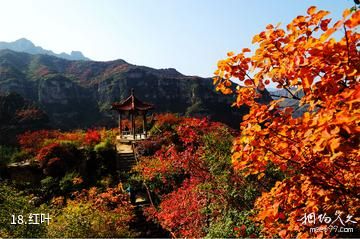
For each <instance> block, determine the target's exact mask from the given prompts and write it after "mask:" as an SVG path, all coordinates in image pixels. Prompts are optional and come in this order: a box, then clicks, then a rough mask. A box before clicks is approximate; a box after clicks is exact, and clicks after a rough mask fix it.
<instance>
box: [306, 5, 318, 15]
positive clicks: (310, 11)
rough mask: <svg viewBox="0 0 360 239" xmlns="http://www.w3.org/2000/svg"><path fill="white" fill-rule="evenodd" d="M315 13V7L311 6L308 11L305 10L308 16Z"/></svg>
mask: <svg viewBox="0 0 360 239" xmlns="http://www.w3.org/2000/svg"><path fill="white" fill-rule="evenodd" d="M315 12H316V7H315V6H311V7H309V8H308V10H307V14H309V15H312V14H314V13H315Z"/></svg>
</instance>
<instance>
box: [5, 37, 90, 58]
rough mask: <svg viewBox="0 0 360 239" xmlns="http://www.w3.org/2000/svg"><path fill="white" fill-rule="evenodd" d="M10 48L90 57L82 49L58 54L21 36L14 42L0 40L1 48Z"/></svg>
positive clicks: (51, 54)
mask: <svg viewBox="0 0 360 239" xmlns="http://www.w3.org/2000/svg"><path fill="white" fill-rule="evenodd" d="M2 49H9V50H13V51H17V52H25V53H29V54H45V55H50V56H56V57H60V58H63V59H66V60H83V61H88V60H90V59H89V58H87V57H85V56H84V55H83V54H82V53H81V52H80V51H72V52H71V53H70V54H67V53H64V52H63V53H60V54H56V53H54V52H53V51H51V50H45V49H43V48H42V47H40V46H35V45H34V43H32V42H31V41H30V40H28V39H26V38H20V39H18V40H16V41H13V42H0V50H2Z"/></svg>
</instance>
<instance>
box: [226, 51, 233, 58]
mask: <svg viewBox="0 0 360 239" xmlns="http://www.w3.org/2000/svg"><path fill="white" fill-rule="evenodd" d="M234 54H235V53H234V52H233V51H229V52H228V53H227V56H229V57H230V56H233V55H234Z"/></svg>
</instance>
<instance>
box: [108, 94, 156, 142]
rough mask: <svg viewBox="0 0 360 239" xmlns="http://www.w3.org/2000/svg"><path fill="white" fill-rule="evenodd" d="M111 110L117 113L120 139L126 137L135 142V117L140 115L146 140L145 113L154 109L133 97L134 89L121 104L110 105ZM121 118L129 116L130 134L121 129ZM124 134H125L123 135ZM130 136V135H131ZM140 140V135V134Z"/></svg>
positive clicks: (152, 106)
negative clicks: (131, 138)
mask: <svg viewBox="0 0 360 239" xmlns="http://www.w3.org/2000/svg"><path fill="white" fill-rule="evenodd" d="M111 109H112V110H116V111H117V112H118V113H119V132H120V138H123V137H125V135H126V136H132V137H133V139H134V140H135V139H136V138H137V137H136V132H135V117H136V116H137V115H141V116H142V117H143V134H144V136H145V138H147V130H146V113H147V112H148V111H149V110H151V109H154V105H152V104H149V103H146V102H142V101H141V100H139V99H138V98H136V97H135V95H134V89H131V94H130V96H129V97H128V98H126V99H125V100H123V101H121V102H115V103H113V104H112V108H111ZM123 116H130V121H131V131H130V134H128V132H124V131H123V128H122V117H123ZM124 133H125V134H124ZM131 134H132V135H131ZM140 139H141V134H140Z"/></svg>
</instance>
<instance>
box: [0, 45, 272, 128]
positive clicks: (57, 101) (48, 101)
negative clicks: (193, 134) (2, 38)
mask: <svg viewBox="0 0 360 239" xmlns="http://www.w3.org/2000/svg"><path fill="white" fill-rule="evenodd" d="M131 88H134V89H135V94H136V95H137V96H138V97H139V98H140V99H141V100H144V101H147V102H151V103H153V104H154V105H155V107H156V110H155V111H157V112H174V113H180V114H183V115H186V114H187V115H192V116H209V117H210V118H212V119H213V120H217V121H222V122H225V123H227V124H230V125H231V126H234V127H238V122H239V121H240V120H241V117H242V115H244V114H245V113H246V112H247V109H246V108H241V109H235V108H232V107H231V103H232V102H233V101H234V99H233V98H232V97H231V96H224V95H221V94H220V93H218V92H215V91H214V87H213V85H212V80H211V79H210V78H201V77H195V76H185V75H182V74H181V73H179V72H177V71H176V70H175V69H160V70H157V69H153V68H149V67H145V66H136V65H132V64H129V63H127V62H125V61H123V60H116V61H109V62H95V61H67V60H64V59H60V58H57V57H52V56H46V55H29V54H26V53H18V52H13V51H9V50H3V51H0V91H2V92H12V91H15V92H17V93H19V94H21V95H23V96H24V97H26V98H28V99H31V100H33V101H34V102H36V103H37V104H38V105H39V107H41V108H42V109H43V110H44V111H45V112H46V113H47V114H48V115H49V118H50V122H51V124H52V125H53V127H57V128H75V127H92V126H96V125H108V126H111V125H112V126H115V125H116V121H115V116H116V115H115V114H114V112H111V111H110V105H111V103H112V102H114V101H119V100H121V99H124V98H125V97H127V96H128V94H129V92H130V89H131ZM270 99H271V98H270V97H264V98H263V99H262V100H263V101H264V102H267V101H269V100H270Z"/></svg>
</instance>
